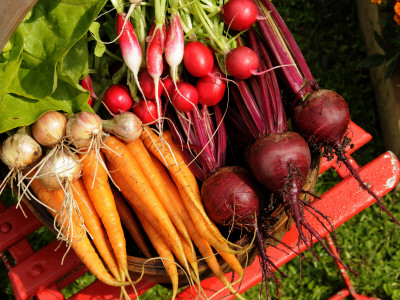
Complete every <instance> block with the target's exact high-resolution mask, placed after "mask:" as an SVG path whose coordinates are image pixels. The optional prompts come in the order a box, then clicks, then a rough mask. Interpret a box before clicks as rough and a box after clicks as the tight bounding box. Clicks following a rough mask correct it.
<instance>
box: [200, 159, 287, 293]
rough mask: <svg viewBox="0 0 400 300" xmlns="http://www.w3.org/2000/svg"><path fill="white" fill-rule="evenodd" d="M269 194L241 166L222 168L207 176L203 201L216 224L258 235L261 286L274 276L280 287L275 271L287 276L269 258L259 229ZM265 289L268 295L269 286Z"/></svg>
mask: <svg viewBox="0 0 400 300" xmlns="http://www.w3.org/2000/svg"><path fill="white" fill-rule="evenodd" d="M266 195H268V194H267V193H266V191H265V189H264V188H263V187H262V185H260V184H259V183H257V181H256V180H254V178H253V176H252V175H251V173H250V172H249V171H248V170H246V169H244V168H242V167H238V166H230V167H222V168H221V169H219V170H218V171H217V172H216V173H214V174H213V175H211V176H210V177H208V178H207V179H206V180H205V181H204V182H203V185H202V187H201V200H202V202H203V205H204V208H205V210H206V212H207V214H208V216H209V217H210V218H211V219H212V220H213V221H214V222H216V223H218V224H220V225H223V226H229V227H230V226H231V225H232V223H233V226H234V227H235V228H243V229H245V230H247V231H249V232H250V233H255V235H256V245H257V248H258V253H259V255H260V266H261V272H262V284H264V283H267V277H268V276H271V277H272V278H273V279H274V280H275V282H276V283H277V285H279V280H278V278H277V277H276V276H275V274H274V271H275V270H277V271H278V272H279V273H280V274H281V275H282V276H286V274H285V273H283V272H281V271H279V269H278V268H277V267H276V266H275V264H274V263H273V262H272V261H271V259H270V258H269V257H268V256H267V255H266V248H265V240H264V236H263V234H262V230H261V229H260V227H261V222H260V214H261V211H262V208H263V203H264V202H266V201H264V198H266ZM266 289H267V294H268V286H267V284H266ZM261 290H262V288H261ZM277 293H279V289H277Z"/></svg>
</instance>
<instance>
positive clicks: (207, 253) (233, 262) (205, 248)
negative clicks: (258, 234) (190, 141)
mask: <svg viewBox="0 0 400 300" xmlns="http://www.w3.org/2000/svg"><path fill="white" fill-rule="evenodd" d="M151 159H152V161H153V163H154V166H155V167H156V168H157V171H158V172H159V174H160V176H161V177H162V179H163V182H164V183H165V185H166V186H167V191H168V193H169V194H170V196H171V198H172V199H173V203H174V205H175V206H176V208H177V210H178V212H179V213H180V214H181V217H182V220H183V222H184V223H185V226H186V228H188V231H189V235H190V237H191V239H192V240H193V242H194V243H195V245H196V247H197V248H198V249H199V251H200V254H201V255H202V256H203V257H204V259H205V261H206V263H207V265H208V266H209V267H210V269H211V271H212V272H213V273H214V275H215V276H216V277H217V278H218V279H219V280H220V281H221V282H222V283H223V284H224V285H225V286H230V283H229V281H228V280H227V278H226V276H225V274H224V271H223V270H222V268H221V266H220V265H219V263H218V261H217V259H216V257H215V255H214V253H213V251H212V249H211V247H210V244H209V243H207V242H206V241H205V240H204V239H203V238H202V237H201V236H200V234H199V232H198V231H197V230H196V227H195V225H194V223H193V221H192V219H191V218H190V216H189V213H188V212H187V210H186V207H185V206H184V204H183V201H182V198H181V196H180V195H179V192H178V190H177V188H176V186H175V184H174V183H173V182H172V179H171V177H170V176H169V174H168V172H167V170H166V169H165V167H164V166H163V165H162V164H161V162H160V161H159V160H158V159H157V158H156V157H154V156H153V155H151ZM220 255H221V256H222V257H223V258H224V259H225V261H226V262H227V263H228V265H229V266H230V267H231V268H232V270H234V271H235V272H236V273H237V274H239V276H240V277H242V276H243V274H244V272H243V268H242V266H241V265H240V263H239V261H238V260H237V258H236V257H235V255H233V254H229V253H225V252H222V251H221V252H220ZM230 289H231V291H232V288H230Z"/></svg>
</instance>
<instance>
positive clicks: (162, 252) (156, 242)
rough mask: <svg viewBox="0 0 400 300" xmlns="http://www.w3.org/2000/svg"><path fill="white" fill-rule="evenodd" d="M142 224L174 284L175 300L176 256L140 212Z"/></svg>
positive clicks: (176, 283)
mask: <svg viewBox="0 0 400 300" xmlns="http://www.w3.org/2000/svg"><path fill="white" fill-rule="evenodd" d="M136 215H137V216H138V218H139V220H140V223H141V224H142V226H143V229H144V231H145V232H146V234H147V236H148V237H149V239H150V241H151V243H152V245H153V246H154V249H156V251H157V253H158V255H159V256H160V257H161V258H162V263H163V264H164V267H165V269H166V271H167V273H168V275H169V278H170V279H171V283H172V297H171V299H175V297H176V294H177V292H178V281H179V280H178V268H177V266H176V264H175V260H174V256H173V255H172V252H171V250H170V248H169V247H168V245H167V244H166V243H165V242H164V241H163V239H162V237H161V236H160V235H159V233H158V231H157V230H156V229H155V228H154V227H153V226H152V225H151V224H150V222H148V221H147V219H146V218H145V217H144V216H142V215H141V214H140V213H139V212H137V213H136Z"/></svg>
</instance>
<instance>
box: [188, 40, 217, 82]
mask: <svg viewBox="0 0 400 300" xmlns="http://www.w3.org/2000/svg"><path fill="white" fill-rule="evenodd" d="M183 63H184V65H185V68H186V69H187V70H188V72H189V73H190V74H192V75H193V76H195V77H203V76H206V75H208V74H209V73H210V72H211V70H212V68H213V66H214V58H213V55H212V53H211V51H210V49H209V48H208V47H207V46H206V45H204V44H203V43H201V42H197V41H195V42H189V43H187V44H186V46H185V50H184V53H183Z"/></svg>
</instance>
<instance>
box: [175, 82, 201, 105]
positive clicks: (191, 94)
mask: <svg viewBox="0 0 400 300" xmlns="http://www.w3.org/2000/svg"><path fill="white" fill-rule="evenodd" d="M198 102H199V95H198V93H197V90H196V88H195V87H194V86H193V85H191V84H190V83H187V82H184V81H180V82H178V83H177V85H176V89H175V91H174V92H173V93H172V97H171V103H172V105H173V106H174V107H175V109H177V110H178V111H182V112H190V111H192V110H193V109H194V108H196V107H197V103H198Z"/></svg>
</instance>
